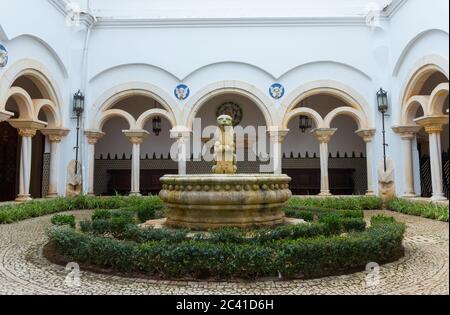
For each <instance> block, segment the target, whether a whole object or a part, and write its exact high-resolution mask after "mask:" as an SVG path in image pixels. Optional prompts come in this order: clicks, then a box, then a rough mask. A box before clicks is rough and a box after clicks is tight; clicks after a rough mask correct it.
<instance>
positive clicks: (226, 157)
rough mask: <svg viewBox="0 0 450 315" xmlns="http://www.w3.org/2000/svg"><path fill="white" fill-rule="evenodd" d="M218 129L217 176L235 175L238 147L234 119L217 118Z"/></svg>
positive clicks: (215, 169)
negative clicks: (235, 138)
mask: <svg viewBox="0 0 450 315" xmlns="http://www.w3.org/2000/svg"><path fill="white" fill-rule="evenodd" d="M217 123H218V127H217V130H216V132H215V134H214V164H215V165H214V167H213V170H212V171H213V173H215V174H235V173H236V172H237V167H236V145H235V140H234V129H233V119H232V118H231V117H230V116H228V115H221V116H219V117H218V118H217Z"/></svg>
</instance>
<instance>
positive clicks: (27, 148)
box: [8, 119, 46, 202]
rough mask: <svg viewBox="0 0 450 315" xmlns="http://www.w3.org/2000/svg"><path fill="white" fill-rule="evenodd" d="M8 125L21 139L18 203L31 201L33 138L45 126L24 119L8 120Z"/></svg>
mask: <svg viewBox="0 0 450 315" xmlns="http://www.w3.org/2000/svg"><path fill="white" fill-rule="evenodd" d="M8 122H9V124H10V125H11V126H13V127H14V128H16V129H18V131H19V136H20V137H22V147H21V153H20V176H19V195H18V196H17V198H16V201H18V202H24V201H29V200H31V196H30V180H31V158H32V153H33V151H32V145H33V144H32V143H33V137H34V136H35V135H36V132H37V131H38V130H41V129H43V128H44V127H45V126H46V124H45V123H42V122H40V121H34V120H26V119H10V120H8Z"/></svg>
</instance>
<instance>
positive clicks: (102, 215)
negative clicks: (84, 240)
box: [92, 209, 112, 221]
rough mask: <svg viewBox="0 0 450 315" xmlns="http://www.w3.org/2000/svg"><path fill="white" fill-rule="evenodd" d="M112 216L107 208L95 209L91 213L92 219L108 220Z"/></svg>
mask: <svg viewBox="0 0 450 315" xmlns="http://www.w3.org/2000/svg"><path fill="white" fill-rule="evenodd" d="M111 217H112V213H111V211H109V210H103V209H97V210H95V211H94V214H93V215H92V220H93V221H95V220H109V219H111Z"/></svg>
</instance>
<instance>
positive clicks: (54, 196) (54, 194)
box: [45, 193, 59, 199]
mask: <svg viewBox="0 0 450 315" xmlns="http://www.w3.org/2000/svg"><path fill="white" fill-rule="evenodd" d="M58 197H59V195H58V193H48V194H47V196H46V197H45V198H46V199H55V198H58Z"/></svg>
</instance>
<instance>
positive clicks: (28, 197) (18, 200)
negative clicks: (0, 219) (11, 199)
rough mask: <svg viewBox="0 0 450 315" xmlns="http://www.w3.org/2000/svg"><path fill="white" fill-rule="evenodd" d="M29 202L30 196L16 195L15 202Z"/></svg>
mask: <svg viewBox="0 0 450 315" xmlns="http://www.w3.org/2000/svg"><path fill="white" fill-rule="evenodd" d="M31 200H33V198H31V196H30V195H18V196H17V198H16V201H17V202H27V201H31Z"/></svg>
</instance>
